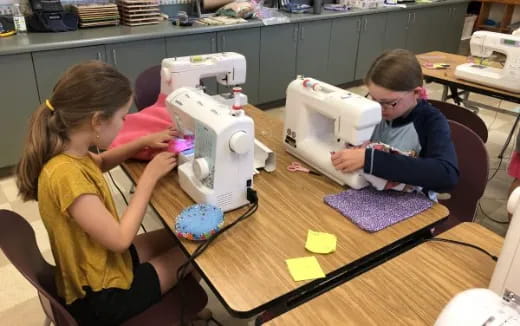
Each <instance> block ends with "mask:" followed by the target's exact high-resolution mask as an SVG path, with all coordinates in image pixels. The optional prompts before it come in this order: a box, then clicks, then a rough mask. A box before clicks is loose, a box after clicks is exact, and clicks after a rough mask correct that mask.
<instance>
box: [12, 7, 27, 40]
mask: <svg viewBox="0 0 520 326" xmlns="http://www.w3.org/2000/svg"><path fill="white" fill-rule="evenodd" d="M13 22H14V27H15V29H16V32H17V33H25V32H27V25H26V24H25V17H24V15H23V14H22V10H21V9H20V4H19V3H15V4H13Z"/></svg>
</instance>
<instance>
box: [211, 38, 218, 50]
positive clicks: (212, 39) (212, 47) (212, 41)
mask: <svg viewBox="0 0 520 326" xmlns="http://www.w3.org/2000/svg"><path fill="white" fill-rule="evenodd" d="M211 51H213V52H214V51H217V47H216V45H215V38H214V37H212V38H211Z"/></svg>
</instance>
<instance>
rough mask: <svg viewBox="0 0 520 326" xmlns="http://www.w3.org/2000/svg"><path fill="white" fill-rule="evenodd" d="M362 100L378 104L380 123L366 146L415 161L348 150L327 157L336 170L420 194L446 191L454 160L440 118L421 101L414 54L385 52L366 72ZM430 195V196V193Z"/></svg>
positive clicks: (455, 172) (367, 150)
mask: <svg viewBox="0 0 520 326" xmlns="http://www.w3.org/2000/svg"><path fill="white" fill-rule="evenodd" d="M365 83H366V85H367V87H368V91H369V94H368V96H369V97H370V98H371V99H372V100H374V101H376V102H378V103H379V104H381V109H382V117H383V120H382V121H381V123H379V125H377V126H376V128H375V130H374V133H373V134H372V138H371V142H381V143H384V144H387V145H390V146H392V147H394V148H398V149H399V150H401V151H413V152H415V153H418V154H419V155H418V157H409V156H404V155H394V154H391V153H388V152H384V151H380V150H377V149H374V148H365V147H360V148H350V149H344V150H342V151H339V152H335V153H334V154H332V156H331V160H332V164H333V165H334V167H335V168H336V169H337V170H340V171H343V172H352V171H355V170H357V169H361V168H362V169H363V170H364V172H365V173H367V174H371V175H374V176H377V177H380V178H383V179H387V180H390V181H394V182H399V183H404V184H408V185H414V186H419V187H422V188H423V191H424V192H425V193H426V194H430V195H431V194H434V193H435V192H445V191H449V190H451V189H452V188H453V187H454V186H455V184H456V183H457V181H458V176H459V171H458V167H457V156H456V154H455V148H454V146H453V143H452V141H451V135H450V128H449V125H448V121H447V120H446V118H445V117H444V115H443V114H442V113H441V112H440V111H439V110H438V109H436V108H435V107H433V106H432V105H431V104H430V103H429V102H428V101H426V100H425V99H424V97H425V91H424V88H423V87H422V85H423V75H422V70H421V66H420V64H419V62H418V61H417V59H416V58H415V55H414V54H413V53H411V52H410V51H407V50H401V49H396V50H390V51H387V52H385V53H383V54H382V55H380V56H379V57H378V58H377V59H376V60H375V61H374V63H373V64H372V66H371V67H370V69H369V71H368V73H367V76H366V77H365ZM430 192H431V193H430Z"/></svg>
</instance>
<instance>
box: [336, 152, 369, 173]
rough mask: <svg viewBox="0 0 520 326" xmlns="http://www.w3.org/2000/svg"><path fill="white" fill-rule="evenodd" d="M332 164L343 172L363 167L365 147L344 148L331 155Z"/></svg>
mask: <svg viewBox="0 0 520 326" xmlns="http://www.w3.org/2000/svg"><path fill="white" fill-rule="evenodd" d="M330 158H331V160H332V165H334V167H335V168H336V170H339V171H341V172H343V173H346V172H352V171H355V170H358V169H361V168H363V166H364V165H365V148H364V147H361V148H352V149H344V150H342V151H340V152H335V153H333V154H332V155H331V157H330Z"/></svg>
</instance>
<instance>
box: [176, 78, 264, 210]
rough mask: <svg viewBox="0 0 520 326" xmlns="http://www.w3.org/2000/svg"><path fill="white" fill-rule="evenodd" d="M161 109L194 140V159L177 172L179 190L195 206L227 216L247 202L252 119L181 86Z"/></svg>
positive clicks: (250, 161) (251, 156)
mask: <svg viewBox="0 0 520 326" xmlns="http://www.w3.org/2000/svg"><path fill="white" fill-rule="evenodd" d="M166 106H167V109H168V111H169V112H170V114H171V116H172V118H173V119H174V120H175V121H176V123H177V128H178V130H179V131H180V132H181V133H182V134H186V133H187V134H193V135H194V136H195V149H194V153H195V154H194V155H195V156H194V158H193V160H188V161H186V162H184V163H182V164H181V165H179V167H178V173H179V183H180V186H181V188H182V189H183V190H184V191H185V192H186V193H188V195H189V196H190V197H191V198H192V199H193V200H194V201H195V202H197V203H208V204H212V205H215V206H217V207H219V208H221V209H222V210H223V211H229V210H232V209H235V208H238V207H241V206H244V205H246V204H248V203H249V201H248V200H247V188H248V187H252V183H253V172H254V167H253V161H254V142H255V130H254V123H253V119H251V118H250V117H248V116H247V115H246V114H245V113H244V111H243V110H240V109H239V110H235V109H232V108H231V107H230V106H227V105H225V104H223V103H220V102H218V101H217V100H215V99H214V98H213V97H211V96H209V95H207V94H204V93H202V92H201V91H200V90H197V89H195V88H189V87H181V88H179V89H177V90H175V91H174V92H173V93H172V94H170V95H169V96H168V97H167V98H166Z"/></svg>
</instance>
